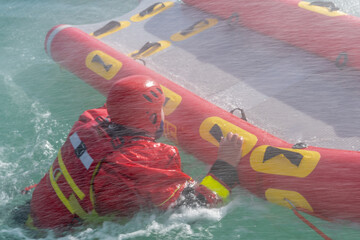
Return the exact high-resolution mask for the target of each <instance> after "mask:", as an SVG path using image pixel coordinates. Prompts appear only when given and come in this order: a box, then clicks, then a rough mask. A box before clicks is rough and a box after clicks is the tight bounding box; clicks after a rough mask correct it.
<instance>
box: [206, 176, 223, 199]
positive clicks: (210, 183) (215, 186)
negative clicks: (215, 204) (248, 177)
mask: <svg viewBox="0 0 360 240" xmlns="http://www.w3.org/2000/svg"><path fill="white" fill-rule="evenodd" d="M200 184H201V185H203V186H205V187H206V188H208V189H209V190H211V191H213V192H215V193H216V194H217V195H218V196H219V197H221V198H222V199H223V200H225V199H226V198H227V197H228V196H229V195H230V191H229V190H228V189H227V188H226V187H224V185H222V184H221V183H219V182H218V181H217V180H216V179H214V178H213V177H212V176H210V175H208V176H206V177H205V178H204V179H203V180H202V181H201V183H200Z"/></svg>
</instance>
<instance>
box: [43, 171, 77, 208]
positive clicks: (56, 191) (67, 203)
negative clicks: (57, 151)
mask: <svg viewBox="0 0 360 240" xmlns="http://www.w3.org/2000/svg"><path fill="white" fill-rule="evenodd" d="M49 178H50V183H51V186H52V187H53V189H54V191H55V193H56V195H57V196H58V197H59V199H60V201H61V202H62V203H63V204H64V205H65V207H66V208H67V209H68V210H69V212H71V214H74V213H75V211H74V209H73V208H72V207H71V204H70V202H69V200H68V199H67V198H66V197H65V195H64V194H63V192H62V191H61V190H60V188H59V185H57V183H56V181H55V179H54V178H53V167H52V166H51V167H50V172H49Z"/></svg>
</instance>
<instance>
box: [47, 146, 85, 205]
mask: <svg viewBox="0 0 360 240" xmlns="http://www.w3.org/2000/svg"><path fill="white" fill-rule="evenodd" d="M58 162H59V166H60V169H61V172H62V174H63V175H64V177H65V179H66V181H67V182H68V183H69V185H70V187H71V189H72V190H73V191H74V192H75V193H76V195H77V196H78V197H79V198H80V200H83V198H84V197H85V194H84V193H83V192H82V191H81V190H80V188H79V187H78V186H77V185H76V183H75V182H74V180H73V179H72V177H71V176H70V174H69V172H68V170H67V169H66V167H65V164H64V162H63V159H62V156H61V149H60V150H59V153H58ZM51 173H52V171H51Z"/></svg>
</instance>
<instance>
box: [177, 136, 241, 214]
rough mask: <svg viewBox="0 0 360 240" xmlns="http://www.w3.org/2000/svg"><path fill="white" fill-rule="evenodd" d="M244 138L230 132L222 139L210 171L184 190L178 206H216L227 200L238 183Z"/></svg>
mask: <svg viewBox="0 0 360 240" xmlns="http://www.w3.org/2000/svg"><path fill="white" fill-rule="evenodd" d="M242 144H243V139H242V138H241V137H239V136H238V135H237V134H233V133H229V134H228V135H227V136H226V137H225V138H223V139H222V140H221V141H220V146H219V151H218V158H217V160H216V161H215V163H214V164H213V166H212V167H211V169H210V171H209V173H208V174H207V175H206V176H205V178H204V179H203V180H202V181H201V182H200V184H199V185H196V186H188V187H187V188H185V189H184V191H183V192H182V198H180V199H179V201H178V204H177V206H183V205H186V206H190V207H194V206H207V207H215V206H217V205H218V204H219V203H223V202H226V200H227V198H228V197H229V195H230V193H231V189H233V188H234V187H235V186H236V185H237V184H238V179H239V178H238V173H237V166H238V165H239V163H240V158H241V151H242Z"/></svg>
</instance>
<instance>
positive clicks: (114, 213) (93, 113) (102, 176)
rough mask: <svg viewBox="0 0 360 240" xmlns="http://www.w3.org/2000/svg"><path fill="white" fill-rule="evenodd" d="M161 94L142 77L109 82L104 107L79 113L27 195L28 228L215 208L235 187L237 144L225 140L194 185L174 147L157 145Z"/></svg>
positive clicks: (237, 139) (229, 138)
mask: <svg viewBox="0 0 360 240" xmlns="http://www.w3.org/2000/svg"><path fill="white" fill-rule="evenodd" d="M164 101H165V97H164V93H163V91H162V89H161V87H160V85H159V84H158V83H157V82H155V81H154V80H153V79H151V78H150V77H147V76H130V77H127V78H124V79H121V80H119V81H117V82H116V83H114V85H113V86H112V88H111V89H110V91H109V94H108V98H107V101H106V104H105V105H104V106H103V107H101V108H97V109H91V110H87V111H85V112H84V113H83V114H82V115H81V116H80V117H79V120H78V121H77V122H76V123H75V124H74V126H73V127H72V129H71V131H70V133H69V135H68V137H67V139H66V141H65V143H64V145H63V146H62V147H61V149H60V150H59V152H58V155H57V158H56V159H55V161H54V163H53V164H52V166H51V167H50V170H49V172H48V173H46V175H45V176H44V177H43V178H42V179H41V181H40V182H39V184H38V185H37V187H36V188H35V190H34V192H33V196H32V199H31V203H30V208H31V211H30V214H29V218H28V220H27V225H28V226H32V227H36V228H63V227H69V226H72V225H74V224H76V223H79V222H82V221H96V220H99V219H100V220H101V219H103V218H104V216H106V217H107V218H106V219H109V218H114V219H119V218H123V217H125V218H129V217H131V216H133V215H134V214H135V213H137V212H139V211H140V210H148V209H154V208H158V209H163V210H166V209H168V208H169V207H173V208H176V207H178V206H182V205H186V206H190V207H193V206H207V207H216V206H217V205H218V204H219V203H221V202H223V201H224V200H225V199H226V198H227V197H228V196H229V194H230V192H231V189H232V188H233V187H235V186H236V184H237V182H238V175H237V171H236V167H237V165H238V164H239V161H240V157H241V146H242V138H240V137H239V136H238V135H235V134H232V133H230V134H228V135H227V136H226V137H225V138H223V139H222V140H221V142H220V147H219V152H218V160H217V161H216V162H215V163H214V165H213V166H212V168H211V170H210V171H209V173H208V175H207V176H206V177H205V178H204V179H203V180H202V181H201V183H197V182H195V181H194V180H193V179H192V178H191V177H190V176H188V175H187V174H185V173H184V172H182V170H181V161H180V155H179V152H178V150H177V148H176V147H174V146H170V145H167V144H164V143H158V142H156V139H158V138H159V137H160V136H161V134H162V132H163V124H164V113H163V104H164Z"/></svg>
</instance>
